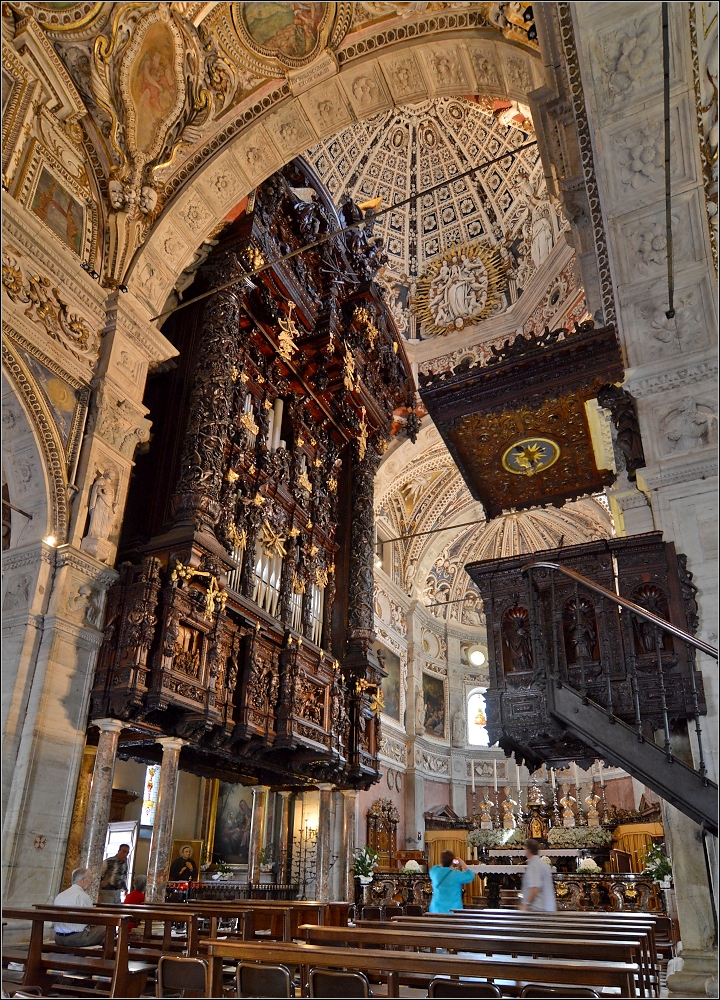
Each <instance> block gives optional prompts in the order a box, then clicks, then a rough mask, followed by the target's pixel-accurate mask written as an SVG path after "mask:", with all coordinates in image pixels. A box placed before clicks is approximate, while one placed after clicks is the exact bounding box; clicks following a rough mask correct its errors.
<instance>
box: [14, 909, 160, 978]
mask: <svg viewBox="0 0 720 1000" xmlns="http://www.w3.org/2000/svg"><path fill="white" fill-rule="evenodd" d="M128 909H130V907H128ZM61 914H62V916H63V917H64V918H65V920H66V921H67V922H69V923H84V924H91V925H100V926H103V927H106V928H107V931H106V934H105V945H104V946H103V948H102V951H98V950H95V949H94V948H87V949H79V948H76V949H75V950H74V952H73V951H71V949H70V948H67V949H66V948H62V947H60V946H57V945H46V944H44V943H43V936H44V930H45V923H47V922H55V921H59V918H60V915H61ZM3 916H4V917H6V918H8V919H10V920H29V921H30V922H31V923H32V927H31V931H30V943H29V945H28V950H27V952H25V951H23V950H22V949H15V948H7V949H6V948H3V963H5V962H21V963H23V964H24V966H25V970H24V974H23V979H22V985H23V986H36V987H39V988H40V989H41V990H43V992H47V991H48V990H49V989H50V988H51V987H53V988H54V989H58V988H59V989H61V990H64V989H66V988H68V984H67V983H66V984H63V983H62V982H61V983H60V984H58V985H55V984H54V981H53V973H59V974H60V975H67V974H69V973H70V974H72V973H78V972H79V973H85V974H86V975H88V976H102V977H103V978H107V979H109V980H110V985H109V991H108V992H106V993H103V991H100V990H96V989H92V990H90V989H87V988H83V987H80V986H77V985H75V983H73V984H72V987H71V988H72V991H73V993H72V994H71V995H75V996H79V995H85V994H87V993H91V994H93V995H95V996H103V995H109V996H111V997H139V996H140V995H141V993H142V991H143V989H144V987H145V983H146V982H147V977H148V973H149V972H151V971H152V970H153V968H154V967H155V964H156V963H154V962H148V961H130V958H129V954H128V951H129V938H130V927H129V925H130V923H131V921H132V915H131V914H129V913H128V914H127V915H125V914H112V913H101V912H98V911H97V910H95V909H82V910H72V909H69V908H67V907H9V908H6V909H5V910H4V911H3ZM116 928H117V942H116V941H115V929H116Z"/></svg>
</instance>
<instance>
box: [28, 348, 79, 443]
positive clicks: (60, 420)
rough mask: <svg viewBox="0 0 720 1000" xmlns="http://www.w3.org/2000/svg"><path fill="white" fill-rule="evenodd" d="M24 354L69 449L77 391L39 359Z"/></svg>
mask: <svg viewBox="0 0 720 1000" xmlns="http://www.w3.org/2000/svg"><path fill="white" fill-rule="evenodd" d="M22 353H23V357H24V358H25V360H26V362H27V364H28V366H29V367H30V369H31V371H32V373H33V375H34V376H35V377H36V379H37V381H38V384H39V385H40V388H41V389H42V391H43V395H44V396H45V399H46V401H47V404H48V406H49V408H50V410H51V412H52V415H53V417H54V418H55V423H56V424H57V426H58V430H59V431H60V437H61V439H62V443H63V445H64V446H65V448H67V447H68V444H69V441H70V436H71V434H72V431H73V429H74V426H73V425H74V424H75V419H74V417H75V407H76V405H77V402H78V393H77V390H75V389H73V388H72V387H71V386H69V385H68V383H67V382H66V381H65V379H61V378H58V376H57V375H56V374H55V373H54V372H52V371H51V370H50V369H49V368H47V367H46V366H45V365H44V364H43V363H42V362H41V361H40V360H39V359H38V358H35V357H33V356H32V355H31V354H28V353H27V352H25V351H23V352H22Z"/></svg>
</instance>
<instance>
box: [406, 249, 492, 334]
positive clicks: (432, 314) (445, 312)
mask: <svg viewBox="0 0 720 1000" xmlns="http://www.w3.org/2000/svg"><path fill="white" fill-rule="evenodd" d="M505 284H506V279H505V267H504V264H503V260H502V257H501V256H500V252H499V250H497V249H495V248H494V247H490V246H488V245H487V244H482V243H472V244H466V245H465V246H460V247H453V248H452V249H451V250H447V251H446V252H445V253H444V254H443V255H442V256H441V257H438V258H437V260H434V261H433V262H432V264H430V265H429V266H428V268H427V270H426V271H425V274H424V275H423V277H422V278H420V280H419V281H418V284H417V294H416V296H415V301H414V303H413V311H414V312H415V315H416V316H417V318H418V319H419V320H420V322H421V323H422V328H423V334H424V336H426V337H428V336H438V335H440V334H442V335H443V336H445V335H446V334H447V333H449V332H450V331H451V330H462V329H463V327H466V326H471V325H472V324H474V323H477V322H479V321H480V320H481V319H484V318H485V317H486V316H489V315H490V313H491V312H492V311H493V309H494V308H495V307H496V306H497V305H498V304H499V302H500V301H501V296H502V293H503V291H504V290H505Z"/></svg>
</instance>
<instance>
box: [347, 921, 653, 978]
mask: <svg viewBox="0 0 720 1000" xmlns="http://www.w3.org/2000/svg"><path fill="white" fill-rule="evenodd" d="M494 912H497V911H494ZM507 915H508V916H509V917H511V918H512V919H509V920H508V919H505V920H498V919H493V918H489V919H485V915H484V913H480V912H478V913H475V914H473V915H472V918H470V917H469V916H467V915H465V916H463V915H462V914H457V915H456V914H429V915H425V916H423V917H393V918H392V920H391V921H389V922H384V923H383V924H381V925H378V922H377V921H362V920H360V921H357V922H356V926H358V927H368V928H371V927H372V928H377V927H378V926H381V927H384V928H386V929H391V928H393V927H398V928H402V929H403V930H416V931H425V932H427V931H428V930H429V929H430V928H431V927H432V929H433V931H434V933H454V934H463V935H478V934H479V935H492V934H494V935H497V936H498V937H501V936H504V935H505V934H508V933H509V934H521V933H522V934H523V935H525V936H527V937H528V938H534V937H542V936H551V937H561V936H562V937H565V938H566V939H570V940H572V939H577V938H578V937H580V938H582V939H586V940H601V939H605V940H610V941H614V940H620V939H623V938H627V937H631V936H632V937H633V938H637V940H638V949H639V964H640V968H641V976H642V978H643V980H644V981H645V983H646V988H647V989H648V990H649V991H650V992H651V995H652V994H653V993H654V992H656V991H657V990H658V988H659V970H658V965H657V957H658V956H657V952H656V950H655V945H654V936H653V927H654V923H653V921H651V920H640V919H636V920H635V921H623V922H621V923H620V924H619V925H618V923H616V922H614V921H613V920H612V919H609V920H605V921H597V920H590V921H581V920H577V919H573V920H565V919H563V917H562V916H560V917H558V915H557V914H555V913H539V914H527V913H517V912H515V911H513V912H511V913H508V914H507Z"/></svg>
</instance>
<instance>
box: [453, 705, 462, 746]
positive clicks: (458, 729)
mask: <svg viewBox="0 0 720 1000" xmlns="http://www.w3.org/2000/svg"><path fill="white" fill-rule="evenodd" d="M452 742H453V746H454V747H464V746H465V714H464V712H462V710H461V709H458V710H457V712H456V713H455V715H453V720H452Z"/></svg>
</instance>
